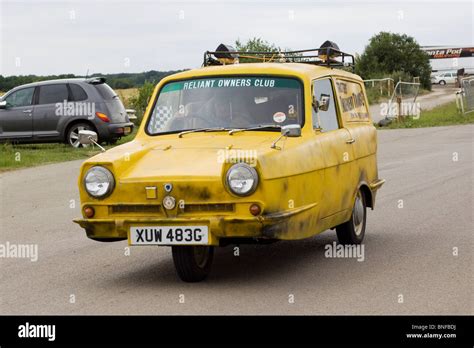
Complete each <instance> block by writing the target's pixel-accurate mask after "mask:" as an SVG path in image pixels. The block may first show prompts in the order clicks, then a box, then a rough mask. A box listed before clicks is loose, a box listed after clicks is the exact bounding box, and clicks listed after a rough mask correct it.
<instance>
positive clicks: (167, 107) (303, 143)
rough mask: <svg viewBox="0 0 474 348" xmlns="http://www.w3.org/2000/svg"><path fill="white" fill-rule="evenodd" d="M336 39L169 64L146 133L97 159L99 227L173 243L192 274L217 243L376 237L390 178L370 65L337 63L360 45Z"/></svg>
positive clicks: (91, 214)
mask: <svg viewBox="0 0 474 348" xmlns="http://www.w3.org/2000/svg"><path fill="white" fill-rule="evenodd" d="M219 47H220V48H221V46H219ZM327 50H329V49H326V48H324V49H319V51H318V49H316V50H315V51H318V52H317V53H314V52H312V56H311V57H312V58H306V60H305V57H304V53H306V52H307V51H300V53H301V55H302V56H299V55H297V56H294V55H292V56H286V55H284V54H280V55H278V56H277V57H278V61H279V62H265V63H246V64H231V63H229V62H232V61H233V60H236V59H237V58H235V55H237V54H238V53H237V52H232V50H231V51H229V53H225V52H224V51H221V50H219V49H218V50H217V51H216V52H206V55H205V57H206V59H205V62H204V66H205V67H203V68H200V69H195V70H189V71H186V72H181V73H178V74H175V75H171V76H168V77H166V78H164V79H163V80H162V81H161V82H160V83H159V84H158V85H157V87H156V89H155V91H154V93H153V95H152V98H151V101H150V104H149V106H148V108H147V112H146V114H145V116H144V119H143V122H142V124H141V126H140V129H139V130H138V134H137V136H136V138H135V139H134V141H131V142H129V143H127V144H123V145H121V146H117V147H115V148H113V149H110V150H108V151H106V152H104V153H102V154H99V155H96V156H95V157H92V158H90V159H88V160H86V161H85V162H84V163H83V165H82V167H81V170H80V175H79V191H80V199H81V211H82V215H83V216H82V218H79V219H76V220H74V221H75V222H76V223H78V224H79V225H80V226H81V227H83V228H84V229H85V231H86V234H87V236H88V237H89V238H91V239H93V240H96V241H102V242H113V241H119V240H126V239H128V243H129V244H130V245H133V246H150V245H164V246H171V247H172V255H173V260H174V264H175V267H176V270H177V273H178V275H179V277H180V278H181V279H182V280H184V281H187V282H195V281H201V280H203V279H204V278H205V277H206V276H207V275H208V273H209V271H210V267H211V263H212V259H213V253H214V248H215V247H217V246H225V245H228V244H231V243H235V244H240V243H254V242H256V243H260V242H261V243H269V242H273V241H278V240H298V239H303V238H308V237H311V236H314V235H316V234H318V233H321V232H323V231H325V230H327V229H333V228H335V229H336V232H337V237H338V239H339V241H340V242H341V243H343V244H360V243H362V241H363V239H364V235H365V229H366V219H367V213H366V208H367V207H369V208H372V209H373V208H374V206H375V196H376V192H377V190H378V189H379V188H380V187H381V186H382V184H383V183H384V180H381V179H379V177H378V172H377V133H376V129H375V127H374V126H373V124H372V121H371V118H370V115H369V108H368V101H367V96H366V92H365V88H364V83H363V81H362V79H361V78H360V77H359V76H357V75H354V74H352V73H350V72H347V71H343V70H339V69H333V67H337V66H342V65H345V64H346V63H345V62H341V63H338V62H337V61H336V62H335V59H337V58H341V59H343V60H344V58H345V59H348V56H349V55H347V54H344V53H341V52H340V51H338V50H337V51H336V50H329V51H327ZM243 54H245V55H246V56H248V55H249V53H248V52H243ZM270 54H271V56H275V54H274V53H270ZM270 54H269V56H268V57H267V60H269V59H271V56H270ZM262 55H263V56H264V54H262ZM262 55H261V56H262ZM261 56H260V58H261ZM318 56H320V57H323V58H318V59H315V58H314V57H318ZM327 57H329V58H330V59H329V60H325V59H324V58H327ZM350 57H352V56H350ZM298 59H301V62H295V61H298ZM352 59H353V57H352ZM280 61H283V62H280ZM288 61H290V62H288ZM221 62H224V63H226V64H225V65H220V63H221ZM80 139H81V141H82V142H84V143H86V144H87V143H89V142H90V141H92V140H93V139H94V133H93V132H80Z"/></svg>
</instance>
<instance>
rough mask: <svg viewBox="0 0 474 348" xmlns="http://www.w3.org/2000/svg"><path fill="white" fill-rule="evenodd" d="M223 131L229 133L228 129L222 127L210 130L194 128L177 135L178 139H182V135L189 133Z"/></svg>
mask: <svg viewBox="0 0 474 348" xmlns="http://www.w3.org/2000/svg"><path fill="white" fill-rule="evenodd" d="M224 131H230V129H229V128H224V127H211V128H196V129H190V130H187V131H183V132H181V133H179V134H178V137H180V138H182V137H183V135H185V134H189V133H196V132H224Z"/></svg>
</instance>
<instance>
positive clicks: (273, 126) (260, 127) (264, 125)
mask: <svg viewBox="0 0 474 348" xmlns="http://www.w3.org/2000/svg"><path fill="white" fill-rule="evenodd" d="M265 128H278V129H281V126H280V125H279V124H260V125H258V126H255V127H250V128H235V129H232V130H230V131H229V135H232V134H234V133H238V132H245V131H248V130H257V129H265Z"/></svg>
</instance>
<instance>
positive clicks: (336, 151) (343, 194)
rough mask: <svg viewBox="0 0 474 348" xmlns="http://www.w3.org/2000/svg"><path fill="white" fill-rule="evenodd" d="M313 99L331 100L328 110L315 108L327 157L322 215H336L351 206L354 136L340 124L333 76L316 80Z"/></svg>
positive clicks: (319, 131) (319, 134) (315, 123)
mask: <svg viewBox="0 0 474 348" xmlns="http://www.w3.org/2000/svg"><path fill="white" fill-rule="evenodd" d="M312 90H313V91H312V93H313V100H314V99H315V100H317V101H318V102H321V100H323V99H326V100H329V105H328V107H327V110H323V109H322V108H319V109H318V111H317V112H316V111H315V110H314V108H313V128H314V130H315V132H316V135H317V137H318V140H319V141H320V144H321V148H322V151H323V158H324V164H325V169H324V183H323V186H324V188H323V197H322V200H321V208H320V216H321V217H322V218H325V217H328V216H331V215H334V214H337V213H339V212H341V211H343V210H345V209H348V208H350V204H351V192H352V191H351V190H352V188H350V187H349V186H350V185H349V181H348V178H351V177H352V159H353V152H352V145H351V141H352V137H351V134H350V133H349V131H348V130H347V129H346V128H344V127H342V126H341V122H340V116H339V111H338V105H337V104H336V99H335V93H334V84H333V81H332V80H331V79H330V78H322V79H318V80H315V81H313V85H312Z"/></svg>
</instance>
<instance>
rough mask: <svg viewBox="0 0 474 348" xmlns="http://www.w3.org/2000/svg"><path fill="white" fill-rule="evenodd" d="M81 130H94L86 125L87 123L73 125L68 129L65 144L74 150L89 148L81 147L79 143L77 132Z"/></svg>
mask: <svg viewBox="0 0 474 348" xmlns="http://www.w3.org/2000/svg"><path fill="white" fill-rule="evenodd" d="M81 130H94V128H93V127H92V126H91V125H90V124H87V123H76V124H73V125H72V126H71V127H69V129H68V131H67V134H66V143H67V144H69V145H71V146H72V147H75V148H79V147H87V146H89V145H82V144H81V143H80V142H79V131H81Z"/></svg>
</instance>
